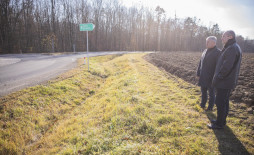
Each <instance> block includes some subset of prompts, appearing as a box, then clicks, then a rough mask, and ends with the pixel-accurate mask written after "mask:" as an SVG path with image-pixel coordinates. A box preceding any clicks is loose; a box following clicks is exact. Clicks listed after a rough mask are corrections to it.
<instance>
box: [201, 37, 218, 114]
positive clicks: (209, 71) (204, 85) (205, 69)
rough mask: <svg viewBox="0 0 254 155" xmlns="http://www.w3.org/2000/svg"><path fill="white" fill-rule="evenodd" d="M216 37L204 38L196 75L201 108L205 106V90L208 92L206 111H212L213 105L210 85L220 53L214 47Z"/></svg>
mask: <svg viewBox="0 0 254 155" xmlns="http://www.w3.org/2000/svg"><path fill="white" fill-rule="evenodd" d="M216 41H217V38H216V37H215V36H210V37H208V38H207V39H206V47H207V49H205V50H204V52H203V53H202V56H201V59H200V62H199V66H198V70H197V76H198V77H199V81H198V85H199V86H200V87H201V93H202V94H201V96H202V97H201V104H200V106H201V108H203V109H204V108H205V105H206V102H207V90H208V92H209V105H208V108H207V111H209V110H210V111H212V109H213V106H214V98H215V95H214V89H213V88H212V87H211V84H212V80H213V75H214V71H215V67H216V62H217V59H218V56H219V54H220V50H219V49H218V48H217V47H216Z"/></svg>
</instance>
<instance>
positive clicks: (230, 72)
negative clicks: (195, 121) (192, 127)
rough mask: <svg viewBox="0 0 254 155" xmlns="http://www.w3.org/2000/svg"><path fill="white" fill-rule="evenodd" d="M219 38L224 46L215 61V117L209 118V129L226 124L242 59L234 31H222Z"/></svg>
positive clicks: (218, 127)
mask: <svg viewBox="0 0 254 155" xmlns="http://www.w3.org/2000/svg"><path fill="white" fill-rule="evenodd" d="M221 40H222V43H223V44H224V47H223V49H222V51H221V55H220V57H219V59H218V61H217V64H216V69H215V73H214V77H213V81H212V87H214V88H215V89H216V99H215V104H216V106H217V119H216V120H211V124H209V125H208V127H209V128H211V129H222V128H224V126H225V125H226V118H227V116H228V111H229V97H230V93H231V91H232V90H233V89H234V88H235V87H236V85H237V80H238V76H239V71H240V65H241V60H242V51H241V48H240V47H239V45H238V44H237V43H236V40H235V32H234V31H232V30H229V31H226V32H225V33H223V35H222V38H221Z"/></svg>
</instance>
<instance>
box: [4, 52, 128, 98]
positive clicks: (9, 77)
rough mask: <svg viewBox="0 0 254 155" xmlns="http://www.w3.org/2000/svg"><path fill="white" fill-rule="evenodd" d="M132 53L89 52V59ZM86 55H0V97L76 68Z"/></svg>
mask: <svg viewBox="0 0 254 155" xmlns="http://www.w3.org/2000/svg"><path fill="white" fill-rule="evenodd" d="M126 53H133V52H90V53H89V57H94V56H99V55H110V54H126ZM83 57H87V54H86V53H82V52H80V53H75V54H68V55H58V56H56V55H55V56H54V55H43V54H6V55H0V96H5V95H8V94H9V93H12V92H15V91H18V90H21V89H24V88H27V87H30V86H34V85H37V84H40V83H43V82H45V81H48V80H50V79H54V78H56V77H57V76H58V75H59V74H61V73H63V72H66V71H68V70H70V69H72V68H74V67H75V66H76V64H77V63H76V62H77V61H76V60H77V59H79V58H83Z"/></svg>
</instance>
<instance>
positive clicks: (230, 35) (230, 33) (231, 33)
mask: <svg viewBox="0 0 254 155" xmlns="http://www.w3.org/2000/svg"><path fill="white" fill-rule="evenodd" d="M229 39H235V32H234V31H232V30H228V31H226V32H224V33H223V35H222V38H221V40H222V43H223V44H224V45H225V44H226V43H227V42H228V40H229Z"/></svg>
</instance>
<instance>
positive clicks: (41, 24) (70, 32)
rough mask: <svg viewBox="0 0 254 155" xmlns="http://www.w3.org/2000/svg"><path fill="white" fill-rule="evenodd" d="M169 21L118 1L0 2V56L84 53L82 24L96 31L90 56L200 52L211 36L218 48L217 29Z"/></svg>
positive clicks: (249, 46) (253, 46) (246, 47)
mask: <svg viewBox="0 0 254 155" xmlns="http://www.w3.org/2000/svg"><path fill="white" fill-rule="evenodd" d="M183 9H184V8H183ZM173 17H174V18H172V17H169V16H168V15H167V12H165V10H164V9H163V7H161V6H157V7H156V9H151V8H147V7H144V6H140V5H139V6H132V7H126V6H125V5H123V4H122V3H121V1H119V0H104V1H103V0H1V2H0V54H5V53H43V52H75V51H78V52H79V51H86V32H81V31H80V30H79V24H81V23H93V24H94V25H95V29H94V30H93V31H92V32H89V49H90V50H91V51H202V50H204V49H205V39H206V37H208V36H210V35H214V36H216V37H217V38H218V42H217V45H218V47H219V48H222V44H221V40H220V38H221V34H222V33H223V32H222V31H221V30H220V27H219V25H218V24H217V23H213V24H211V25H209V26H204V25H202V21H201V20H200V19H198V18H197V17H187V18H184V19H183V18H179V17H178V16H177V12H176V13H175V14H174V15H173ZM215 22H216V21H215ZM236 39H237V42H238V44H239V45H240V46H241V48H242V50H243V51H244V52H254V40H251V39H248V38H244V37H243V36H241V35H240V34H237V38H236Z"/></svg>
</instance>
